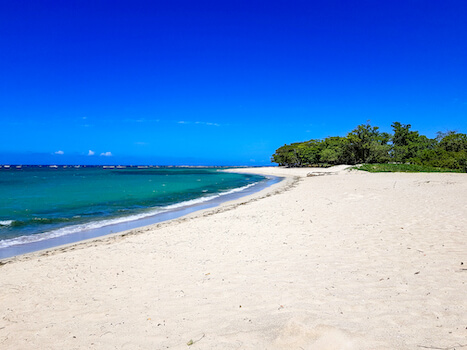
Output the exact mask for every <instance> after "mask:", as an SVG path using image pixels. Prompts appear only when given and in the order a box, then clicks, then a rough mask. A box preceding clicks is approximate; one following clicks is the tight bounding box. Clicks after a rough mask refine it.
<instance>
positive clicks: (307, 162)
mask: <svg viewBox="0 0 467 350" xmlns="http://www.w3.org/2000/svg"><path fill="white" fill-rule="evenodd" d="M391 126H392V128H393V131H394V134H393V135H391V134H388V133H385V132H380V131H379V128H378V127H377V126H374V127H373V126H371V125H370V123H369V122H367V123H366V124H361V125H358V126H357V127H356V128H355V129H354V130H352V131H351V132H349V133H348V134H347V136H346V137H340V136H332V137H327V138H325V139H324V140H310V141H306V142H298V143H292V144H290V145H284V146H282V147H280V148H278V149H277V150H276V152H275V153H274V154H273V155H272V158H271V161H272V162H274V163H278V164H279V165H282V166H288V167H298V166H329V165H335V164H360V163H371V164H373V163H390V162H392V163H404V164H408V163H410V164H417V165H423V166H429V167H430V166H431V167H442V168H449V169H458V170H461V171H465V172H467V135H466V134H461V133H456V132H454V131H449V132H447V133H438V137H437V138H436V139H429V138H427V137H426V136H424V135H420V134H419V133H418V131H412V130H411V127H412V126H411V125H410V124H401V123H400V122H394V123H393V124H392V125H391Z"/></svg>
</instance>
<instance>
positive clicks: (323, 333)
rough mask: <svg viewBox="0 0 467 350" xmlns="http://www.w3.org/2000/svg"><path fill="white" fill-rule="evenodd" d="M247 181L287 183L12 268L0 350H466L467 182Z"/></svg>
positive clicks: (412, 177)
mask: <svg viewBox="0 0 467 350" xmlns="http://www.w3.org/2000/svg"><path fill="white" fill-rule="evenodd" d="M238 171H240V170H238ZM241 171H245V172H255V173H262V174H275V175H281V176H286V177H287V179H286V180H284V181H283V182H281V183H280V184H276V185H274V186H273V187H272V188H269V189H267V190H265V191H262V192H260V193H257V194H255V195H253V196H250V197H248V198H242V199H240V200H237V201H235V202H231V203H225V204H224V205H222V206H221V207H218V208H214V209H208V210H205V211H203V212H198V213H195V214H192V215H190V216H188V217H184V218H181V219H177V220H174V221H171V222H167V223H161V224H156V225H153V226H149V227H144V228H141V229H137V230H133V231H131V232H127V233H125V234H118V235H113V236H110V237H104V238H100V239H96V240H93V241H87V242H83V243H79V244H75V245H71V246H67V247H61V248H57V249H54V250H50V251H43V252H37V253H34V254H29V255H26V256H21V257H16V258H12V259H6V260H3V261H1V262H0V264H1V266H0V290H1V294H0V348H1V349H462V348H465V349H467V329H466V328H467V286H466V281H467V243H466V242H467V175H466V174H394V173H391V174H369V173H364V172H358V171H347V170H343V169H342V167H341V168H335V169H329V170H326V171H327V172H329V173H330V174H329V175H327V176H311V177H307V176H306V175H307V174H308V173H310V172H314V173H316V172H320V171H321V170H319V169H282V168H254V169H243V170H241Z"/></svg>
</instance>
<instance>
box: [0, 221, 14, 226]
mask: <svg viewBox="0 0 467 350" xmlns="http://www.w3.org/2000/svg"><path fill="white" fill-rule="evenodd" d="M14 223H15V220H0V226H11V225H13V224H14Z"/></svg>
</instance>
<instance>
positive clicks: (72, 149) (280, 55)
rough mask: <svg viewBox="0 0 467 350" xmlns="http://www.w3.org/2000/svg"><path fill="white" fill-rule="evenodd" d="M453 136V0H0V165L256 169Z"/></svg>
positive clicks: (465, 22) (456, 55)
mask: <svg viewBox="0 0 467 350" xmlns="http://www.w3.org/2000/svg"><path fill="white" fill-rule="evenodd" d="M367 120H371V124H372V125H376V126H379V127H380V128H381V130H382V131H388V132H389V131H391V128H390V125H391V123H392V122H394V121H400V122H401V123H403V124H412V127H413V129H414V130H418V131H419V132H420V133H422V134H425V135H427V136H428V137H434V136H435V134H436V132H437V131H447V130H457V131H459V132H464V133H465V132H467V1H465V0H457V1H454V0H443V1H440V0H436V1H433V0H418V1H410V0H403V1H401V0H358V1H343V0H342V1H333V0H321V1H312V0H304V1H296V0H288V1H274V0H264V1H254V0H246V1H234V0H229V1H222V0H220V1H219V0H217V1H202V0H201V1H198V0H197V1H177V0H169V1H157V0H154V1H138V0H131V1H130V0H128V1H118V0H111V1H99V0H92V1H85V0H81V1H72V0H67V1H58V0H57V1H47V0H41V1H38V0H31V1H22V0H2V1H1V2H0V122H1V124H0V125H1V141H0V163H16V164H21V163H22V164H26V163H30V164H31V163H33V164H38V163H56V164H67V163H68V164H72V163H80V164H204V165H213V164H222V165H264V164H269V161H270V156H271V154H272V153H274V151H275V150H276V149H277V148H278V147H280V146H282V145H283V144H285V143H290V142H296V141H305V140H309V139H314V138H324V137H326V136H336V135H340V136H345V135H346V133H347V132H349V131H351V130H352V129H353V128H354V127H355V126H357V125H358V124H362V123H365V122H366V121H367Z"/></svg>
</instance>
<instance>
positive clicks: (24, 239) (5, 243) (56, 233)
mask: <svg viewBox="0 0 467 350" xmlns="http://www.w3.org/2000/svg"><path fill="white" fill-rule="evenodd" d="M256 184H257V183H252V184H249V185H246V186H243V187H239V188H234V189H232V190H229V191H225V192H220V193H217V194H213V195H209V196H205V197H201V198H197V199H191V200H188V201H184V202H180V203H175V204H171V205H168V206H165V207H159V208H152V209H150V210H149V211H146V212H144V213H139V214H134V215H129V216H123V217H119V218H112V219H106V220H98V221H93V222H89V223H85V224H78V225H73V226H67V227H63V228H60V229H56V230H52V231H47V232H43V233H37V234H34V235H28V236H20V237H15V238H10V239H5V240H0V249H2V248H8V247H11V246H14V245H20V244H28V243H34V242H39V241H44V240H47V239H52V238H57V237H61V236H65V235H69V234H73V233H78V232H82V231H88V230H93V229H99V228H102V227H105V226H110V225H116V224H121V223H125V222H129V221H135V220H140V219H144V218H148V217H151V216H155V215H157V214H161V213H164V212H168V211H171V210H175V209H179V208H183V207H189V206H193V205H197V204H201V203H203V202H207V201H210V200H213V199H215V198H219V197H221V196H225V195H228V194H233V193H237V192H241V191H245V190H246V189H248V188H250V187H252V186H254V185H256ZM54 220H55V222H64V221H66V220H68V219H66V220H65V219H54ZM7 222H8V225H12V224H14V221H13V220H4V221H0V225H2V223H7Z"/></svg>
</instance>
